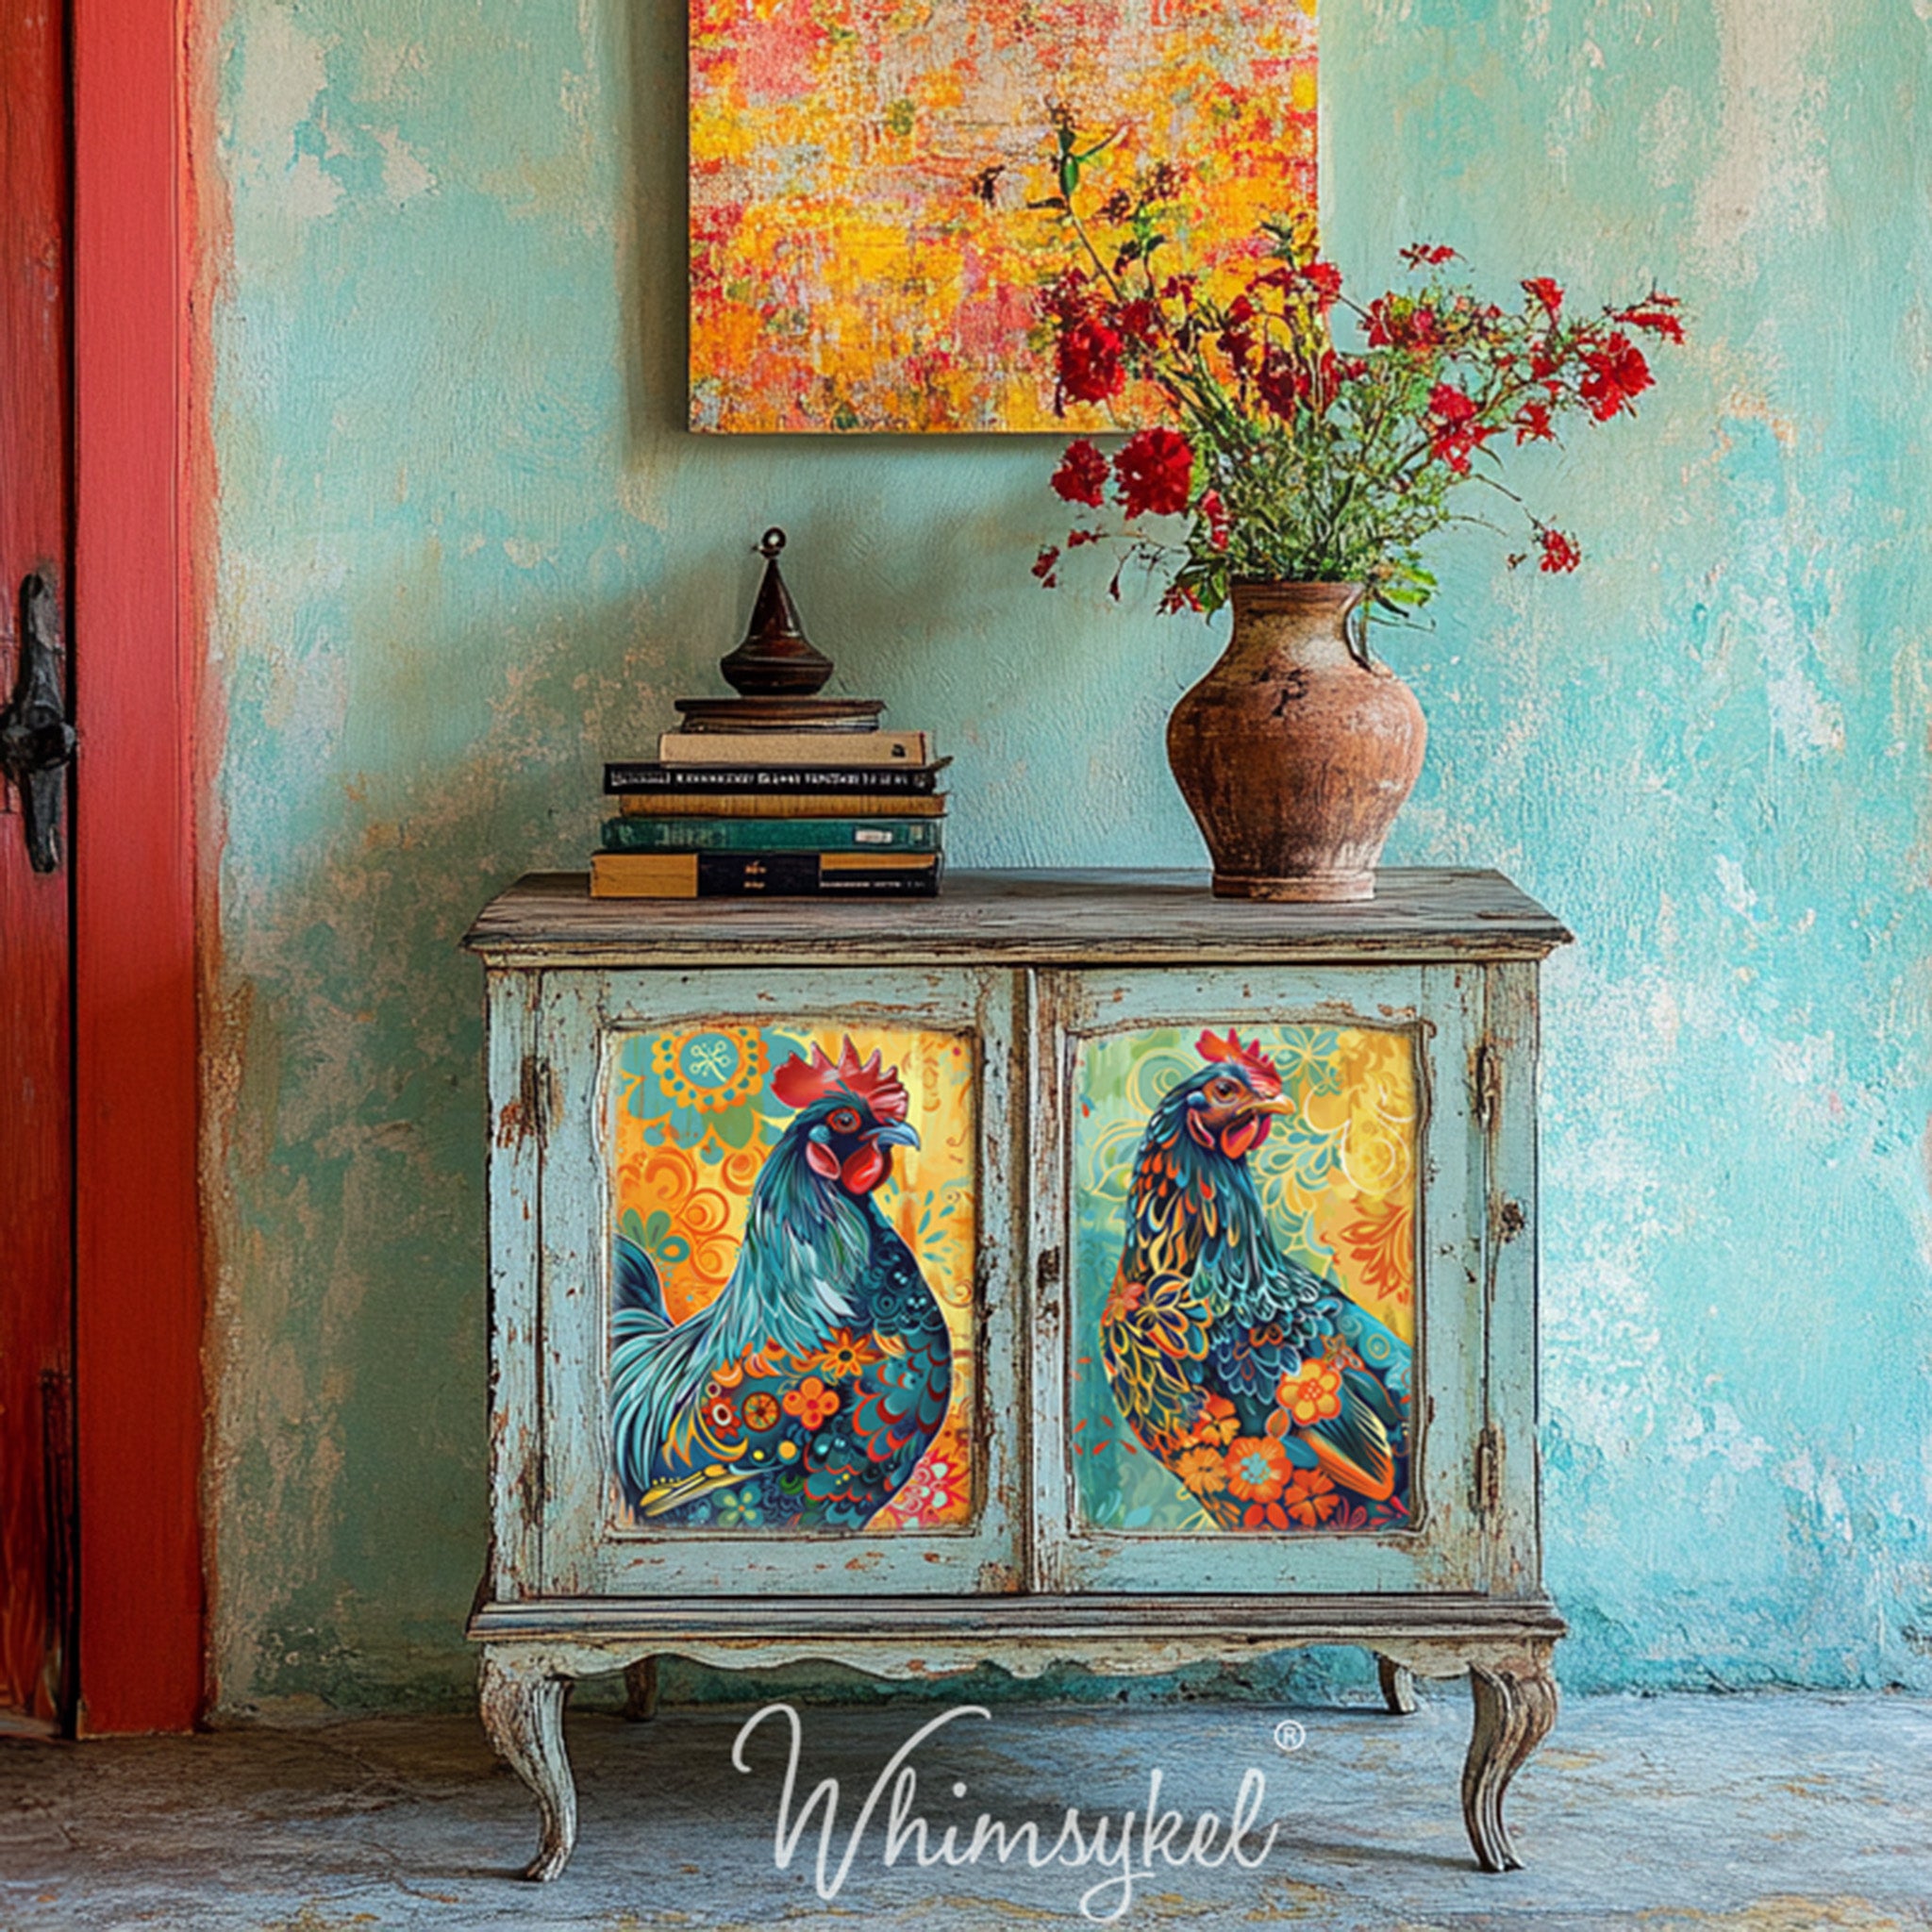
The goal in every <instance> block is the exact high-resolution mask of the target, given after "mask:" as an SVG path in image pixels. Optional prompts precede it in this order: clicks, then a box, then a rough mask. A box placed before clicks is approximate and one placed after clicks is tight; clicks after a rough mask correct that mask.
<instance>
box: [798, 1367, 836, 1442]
mask: <svg viewBox="0 0 1932 1932" xmlns="http://www.w3.org/2000/svg"><path fill="white" fill-rule="evenodd" d="M784 1407H785V1413H786V1414H787V1415H795V1416H796V1417H797V1418H798V1419H799V1421H800V1422H802V1423H803V1424H805V1425H806V1427H807V1428H808V1429H815V1428H817V1427H818V1425H819V1424H821V1423H822V1422H824V1419H825V1418H826V1417H827V1416H828V1415H831V1414H832V1413H834V1411H836V1410H837V1408H838V1407H839V1393H838V1391H837V1390H835V1389H827V1388H826V1387H825V1385H824V1383H823V1382H821V1381H820V1380H819V1378H818V1377H817V1376H816V1375H808V1376H807V1377H806V1378H805V1380H804V1381H802V1382H801V1383H800V1384H799V1385H798V1387H797V1388H796V1389H788V1390H786V1391H785V1401H784Z"/></svg>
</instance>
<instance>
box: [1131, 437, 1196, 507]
mask: <svg viewBox="0 0 1932 1932" xmlns="http://www.w3.org/2000/svg"><path fill="white" fill-rule="evenodd" d="M1113 474H1114V477H1115V480H1116V481H1118V483H1119V484H1120V487H1121V502H1122V504H1123V505H1124V508H1125V509H1126V512H1127V514H1128V515H1129V516H1130V517H1138V516H1149V515H1151V516H1158V517H1171V516H1178V515H1179V514H1180V513H1181V511H1182V510H1184V509H1186V508H1187V507H1188V498H1189V496H1190V495H1191V493H1192V489H1193V480H1194V451H1193V446H1192V445H1191V443H1190V442H1189V441H1188V439H1187V438H1186V437H1185V436H1180V435H1177V434H1175V432H1174V430H1172V429H1142V430H1140V431H1137V432H1136V434H1134V435H1133V436H1131V437H1130V438H1128V440H1127V442H1126V446H1125V447H1124V449H1123V450H1122V451H1121V453H1120V454H1119V455H1118V456H1117V457H1115V458H1114V459H1113Z"/></svg>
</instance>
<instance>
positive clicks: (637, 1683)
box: [624, 1657, 658, 1724]
mask: <svg viewBox="0 0 1932 1932" xmlns="http://www.w3.org/2000/svg"><path fill="white" fill-rule="evenodd" d="M624 1691H625V1697H624V1714H625V1717H627V1718H628V1719H629V1720H630V1721H631V1723H632V1724H648V1723H649V1722H650V1721H651V1719H653V1718H654V1717H656V1716H657V1715H658V1659H657V1658H656V1657H640V1658H639V1659H638V1660H637V1662H636V1663H634V1664H626V1665H625V1667H624Z"/></svg>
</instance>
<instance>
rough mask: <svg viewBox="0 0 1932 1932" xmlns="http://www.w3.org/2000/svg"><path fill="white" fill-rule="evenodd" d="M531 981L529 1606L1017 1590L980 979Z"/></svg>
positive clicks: (1008, 1322) (1004, 1206)
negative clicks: (538, 1122) (533, 1203)
mask: <svg viewBox="0 0 1932 1932" xmlns="http://www.w3.org/2000/svg"><path fill="white" fill-rule="evenodd" d="M863 989H864V991H863V995H862V996H861V995H860V993H859V992H858V991H856V988H855V975H854V974H819V973H814V972H808V971H782V972H772V973H767V974H756V975H754V974H732V973H719V972H711V973H706V974H678V973H614V974H596V973H575V974H554V975H550V976H549V978H548V980H547V983H546V987H545V991H544V995H543V1002H542V1032H543V1038H544V1058H545V1059H546V1061H547V1064H548V1066H549V1069H550V1074H551V1089H552V1094H553V1099H552V1103H551V1104H552V1106H553V1108H554V1115H553V1117H552V1118H551V1119H550V1120H549V1121H548V1122H547V1123H546V1131H545V1135H544V1142H543V1173H542V1182H541V1193H542V1230H541V1257H542V1258H541V1296H540V1299H541V1308H542V1319H543V1334H542V1363H543V1368H542V1383H543V1413H542V1436H543V1443H544V1464H543V1491H544V1497H543V1516H542V1523H543V1527H542V1549H541V1574H542V1577H543V1588H544V1590H545V1591H550V1592H557V1593H567V1594H594V1595H607V1594H618V1595H623V1594H646V1593H651V1592H656V1591H675V1592H679V1593H683V1592H690V1591H702V1592H725V1591H760V1590H768V1591H790V1590H799V1591H806V1590H810V1591H828V1590H829V1591H877V1590H885V1591H924V1590H931V1591H973V1590H983V1589H1010V1588H1013V1587H1015V1584H1016V1581H1017V1556H1016V1530H1015V1519H1014V1511H1013V1508H1012V1507H1011V1498H1012V1492H1013V1488H1014V1474H1013V1472H1014V1467H1015V1463H1016V1456H1015V1447H1014V1432H1013V1431H1011V1430H994V1429H991V1428H990V1427H989V1426H988V1418H989V1417H990V1416H992V1415H1005V1414H1010V1413H1011V1412H1012V1410H1013V1407H1014V1401H1015V1398H1014V1392H1013V1383H1012V1367H1013V1359H1014V1351H1015V1345H1016V1344H1015V1334H1016V1313H1017V1311H1016V1309H1015V1307H1014V1287H1015V1274H1014V1269H1013V1257H1014V1255H1015V1253H1016V1246H1015V1242H1014V1239H1013V1234H1014V1230H1013V1226H1012V1217H1013V1207H1012V1194H1011V1188H1010V1180H1009V1175H1008V1156H1007V1154H1006V1152H1005V1149H1006V1146H1007V1141H1008V1135H1009V1134H1010V1132H1011V1131H1012V1124H1011V1118H1010V1115H1011V1108H1010V1096H1011V1091H1012V1086H1013V1069H1014V1063H1015V1027H1014V1021H1013V1002H1014V988H1013V983H1012V980H1011V976H1010V975H1008V974H998V973H993V974H974V973H968V972H929V973H926V972H912V971H903V972H868V973H867V974H865V975H864V977H863Z"/></svg>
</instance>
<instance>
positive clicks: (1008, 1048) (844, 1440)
mask: <svg viewBox="0 0 1932 1932" xmlns="http://www.w3.org/2000/svg"><path fill="white" fill-rule="evenodd" d="M1568 937H1569V936H1568V934H1567V933H1565V932H1564V930H1563V928H1562V927H1561V926H1560V925H1559V924H1557V922H1556V921H1555V920H1554V919H1552V918H1551V917H1550V915H1549V914H1548V913H1546V912H1544V911H1543V910H1542V908H1540V907H1538V906H1537V905H1535V904H1534V903H1533V902H1532V901H1530V900H1529V899H1527V898H1525V897H1524V895H1523V894H1522V893H1521V892H1519V891H1517V890H1516V889H1515V888H1514V887H1513V886H1512V885H1510V884H1509V882H1508V881H1507V880H1506V879H1504V878H1502V877H1501V876H1500V875H1499V874H1494V873H1454V872H1390V873H1385V874H1382V877H1381V882H1380V890H1379V892H1378V895H1377V897H1376V898H1375V900H1374V902H1372V903H1371V904H1368V905H1365V906H1350V907H1345V908H1332V907H1331V908H1323V907H1313V906H1272V907H1271V906H1257V905H1252V904H1243V903H1234V902H1228V901H1220V900H1215V899H1213V898H1212V897H1210V896H1209V895H1208V892H1207V891H1206V890H1205V886H1204V884H1203V882H1202V881H1200V880H1198V879H1197V878H1195V877H1193V876H1192V875H1190V874H1126V873H984V874H972V873H966V874H955V875H954V876H953V878H952V879H951V880H949V883H948V890H947V892H946V894H945V896H944V897H942V898H941V899H940V900H939V901H937V902H920V903H917V904H908V905H899V906H894V905H891V903H890V902H881V903H879V904H876V905H872V906H860V905H849V904H840V905H834V906H830V907H827V906H824V905H822V904H819V903H817V902H813V901H797V900H792V901H772V902H767V903H764V904H747V903H745V902H742V901H739V902H731V903H727V904H723V905H720V904H712V903H697V904H690V905H664V904H657V903H652V904H640V903H636V902H625V901H612V900H604V901H592V900H591V899H590V898H589V896H588V894H587V891H586V887H585V882H584V880H583V879H582V878H581V877H580V876H576V875H540V876H533V877H531V878H527V879H525V880H523V881H522V882H520V883H519V884H518V885H517V886H515V887H513V888H512V889H511V890H510V891H508V892H506V893H505V894H503V895H502V896H501V897H500V898H498V899H497V900H495V901H494V902H493V903H492V904H491V906H490V907H488V908H486V909H485V911H484V912H483V913H482V914H481V916H480V917H479V918H478V920H477V922H476V924H475V927H474V928H473V929H472V931H471V933H470V935H469V939H468V943H469V945H470V946H471V947H472V948H473V949H474V950H475V952H476V953H478V954H479V955H480V956H481V958H483V960H484V963H485V966H486V968H487V969H488V980H489V1013H490V1032H489V1052H490V1088H491V1128H490V1139H491V1156H490V1160H491V1507H492V1537H491V1553H490V1558H489V1566H488V1570H487V1574H486V1575H485V1578H484V1582H483V1587H482V1590H481V1591H480V1592H479V1596H478V1603H477V1607H476V1609H475V1614H474V1616H473V1618H472V1620H471V1624H470V1633H471V1636H472V1637H473V1638H474V1639H475V1641H477V1643H478V1644H479V1645H480V1647H481V1651H482V1659H483V1663H482V1671H483V1691H482V1697H483V1710H484V1717H485V1721H486V1723H487V1724H488V1726H489V1728H490V1732H491V1739H492V1740H493V1741H494V1743H495V1744H496V1747H497V1749H498V1750H499V1751H500V1752H501V1753H502V1754H503V1755H504V1756H505V1757H507V1758H508V1760H509V1761H510V1762H511V1763H512V1764H514V1765H515V1766H516V1768H517V1769H518V1771H519V1772H520V1773H522V1774H523V1775H524V1776H525V1779H526V1780H527V1781H528V1782H529V1783H530V1785H531V1787H532V1789H533V1790H535V1792H536V1794H537V1796H538V1798H539V1800H540V1803H541V1808H542V1816H543V1836H542V1844H541V1850H540V1852H539V1854H538V1857H537V1858H536V1859H535V1861H534V1862H533V1864H532V1865H531V1868H530V1870H531V1874H532V1875H535V1876H541V1877H550V1876H554V1875H555V1874H557V1873H558V1871H560V1870H561V1869H562V1866H563V1863H564V1861H565V1859H566V1858H567V1857H568V1856H569V1853H570V1848H571V1845H572V1842H573V1840H574V1837H575V1794H574V1790H573V1788H572V1783H571V1776H570V1771H569V1765H568V1761H567V1759H566V1757H565V1755H564V1746H563V1732H562V1707H563V1702H564V1698H565V1695H566V1693H567V1691H568V1688H569V1685H570V1683H571V1681H572V1680H573V1679H574V1678H575V1677H577V1676H582V1675H587V1674H594V1673H596V1672H600V1671H609V1670H613V1669H617V1668H620V1667H623V1668H625V1669H627V1670H628V1671H629V1672H630V1674H631V1681H632V1686H633V1691H634V1695H635V1697H636V1699H637V1701H638V1704H639V1707H640V1712H642V1710H643V1709H644V1708H645V1707H648V1705H649V1703H650V1700H651V1695H652V1687H653V1686H654V1684H655V1659H656V1658H657V1657H659V1656H664V1655H675V1656H679V1657H691V1658H697V1659H700V1660H703V1661H706V1662H710V1663H715V1664H721V1665H727V1666H730V1665H741V1666H751V1665H763V1664H774V1663H779V1662H786V1661H792V1660H796V1659H799V1658H804V1657H818V1658H823V1657H836V1658H839V1659H841V1660H842V1661H845V1662H848V1663H851V1664H854V1665H856V1666H858V1668H860V1669H863V1670H866V1671H869V1672H873V1673H875V1674H880V1675H886V1676H891V1675H895V1674H910V1673H912V1672H914V1671H917V1672H918V1673H919V1674H925V1675H930V1674H934V1673H940V1672H946V1671H954V1670H964V1669H967V1668H970V1667H971V1666H972V1665H974V1664H975V1663H978V1662H982V1661H992V1662H996V1663H998V1664H1001V1665H1002V1666H1004V1667H1006V1668H1007V1669H1009V1670H1012V1671H1015V1672H1019V1673H1023V1674H1037V1673H1038V1672H1040V1671H1041V1670H1043V1669H1044V1668H1046V1667H1047V1666H1048V1665H1050V1664H1052V1663H1054V1662H1056V1661H1060V1660H1068V1661H1075V1662H1079V1663H1082V1664H1085V1665H1087V1666H1089V1667H1090V1668H1092V1669H1095V1670H1099V1671H1103V1672H1122V1673H1130V1672H1152V1671H1160V1670H1164V1669H1169V1668H1172V1667H1174V1665H1175V1664H1177V1663H1180V1662H1183V1661H1187V1660H1190V1659H1193V1658H1202V1657H1206V1658H1222V1659H1227V1660H1235V1659H1240V1658H1242V1657H1252V1656H1254V1655H1256V1654H1257V1652H1265V1651H1270V1650H1279V1649H1287V1648H1292V1647H1295V1646H1299V1645H1304V1644H1312V1643H1351V1644H1360V1645H1362V1646H1364V1647H1366V1648H1367V1649H1369V1650H1371V1651H1373V1652H1374V1653H1375V1654H1376V1656H1377V1657H1378V1658H1379V1659H1380V1662H1381V1672H1382V1683H1383V1688H1384V1691H1385V1694H1386V1695H1387V1698H1388V1701H1389V1703H1390V1705H1391V1709H1393V1710H1397V1711H1400V1710H1403V1709H1406V1708H1408V1707H1410V1704H1409V1700H1410V1697H1411V1695H1412V1679H1413V1676H1414V1675H1415V1674H1423V1675H1446V1674H1459V1673H1462V1672H1467V1673H1468V1674H1469V1675H1470V1679H1471V1682H1472V1684H1473V1686H1474V1709H1475V1722H1474V1735H1473V1737H1472V1740H1471V1745H1470V1752H1469V1757H1468V1761H1467V1764H1466V1766H1465V1771H1464V1777H1463V1806H1464V1813H1465V1818H1466V1821H1467V1824H1468V1827H1469V1832H1470V1837H1471V1841H1472V1843H1473V1845H1474V1850H1475V1854H1476V1857H1477V1859H1478V1861H1479V1862H1480V1863H1481V1864H1482V1865H1483V1866H1484V1868H1485V1869H1487V1870H1501V1869H1505V1868H1507V1867H1508V1866H1510V1865H1513V1864H1514V1863H1516V1857H1515V1854H1514V1852H1513V1849H1512V1847H1511V1844H1510V1840H1509V1837H1508V1834H1507V1830H1506V1828H1505V1826H1504V1824H1503V1818H1502V1803H1503V1795H1504V1792H1505V1790H1507V1785H1508V1783H1509V1780H1510V1778H1511V1777H1512V1776H1513V1774H1515V1772H1516V1771H1517V1770H1518V1769H1519V1768H1520V1766H1521V1765H1522V1764H1523V1762H1524V1760H1525V1759H1526V1758H1527V1757H1528V1756H1529V1754H1530V1753H1531V1752H1532V1751H1533V1750H1534V1749H1535V1747H1536V1744H1537V1743H1538V1741H1539V1740H1541V1737H1542V1736H1543V1735H1544V1733H1545V1732H1546V1731H1547V1729H1548V1727H1549V1725H1550V1724H1551V1722H1552V1720H1553V1719H1554V1716H1555V1712H1556V1691H1555V1684H1554V1680H1553V1678H1552V1675H1551V1670H1550V1658H1551V1653H1552V1649H1553V1646H1554V1644H1555V1641H1556V1640H1557V1638H1558V1637H1560V1636H1561V1634H1562V1630H1563V1625H1562V1624H1561V1622H1560V1620H1559V1619H1558V1618H1557V1614H1556V1611H1555V1609H1554V1607H1553V1606H1552V1605H1551V1603H1550V1601H1549V1599H1548V1597H1547V1595H1546V1594H1545V1592H1544V1590H1543V1585H1542V1576H1541V1540H1540V1525H1539V1520H1538V1509H1539V1493H1538V1474H1537V1446H1536V1371H1537V1360H1536V1295H1537V1276H1536V1249H1537V1218H1536V1216H1537V1205H1536V1153H1535V1149H1536V1055H1537V974H1538V970H1539V966H1540V962H1541V959H1542V958H1543V957H1544V956H1545V955H1546V954H1547V953H1548V952H1549V951H1550V950H1551V949H1552V948H1553V947H1555V946H1557V945H1558V944H1561V943H1562V942H1563V941H1565V940H1566V939H1567V938H1568Z"/></svg>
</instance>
